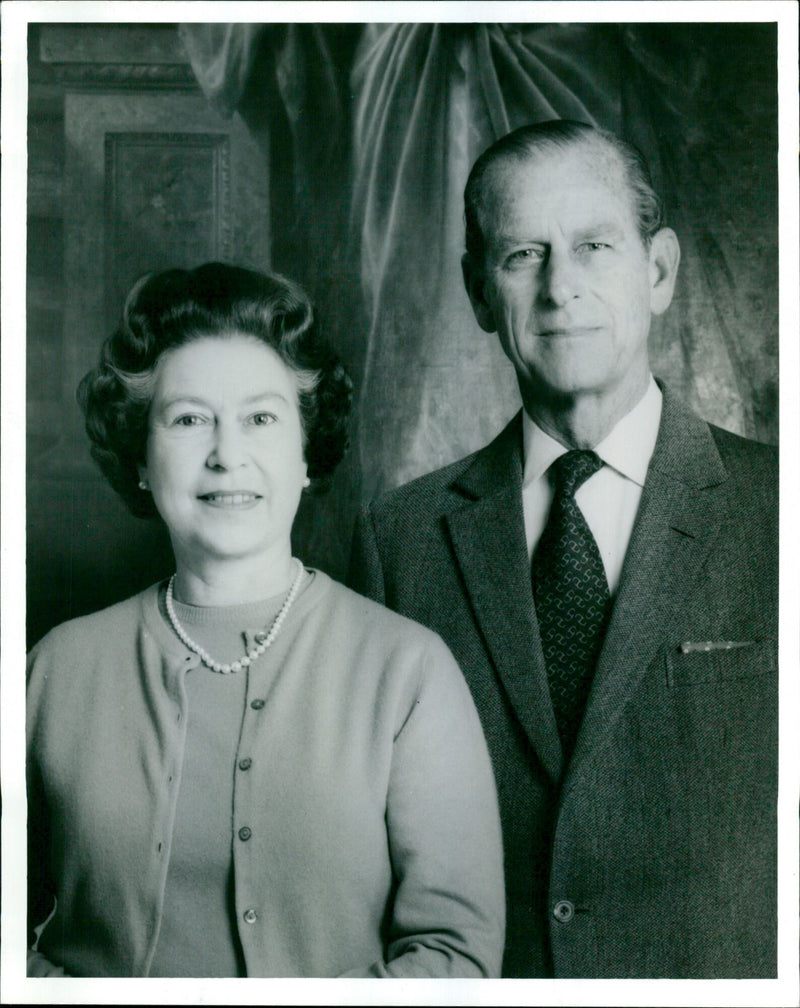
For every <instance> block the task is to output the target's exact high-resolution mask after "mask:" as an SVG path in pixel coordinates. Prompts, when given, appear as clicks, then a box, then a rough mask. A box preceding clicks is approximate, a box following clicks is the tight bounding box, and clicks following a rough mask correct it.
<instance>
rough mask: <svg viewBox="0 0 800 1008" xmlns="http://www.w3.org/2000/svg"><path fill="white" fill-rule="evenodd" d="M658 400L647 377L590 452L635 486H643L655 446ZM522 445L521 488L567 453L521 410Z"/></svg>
mask: <svg viewBox="0 0 800 1008" xmlns="http://www.w3.org/2000/svg"><path fill="white" fill-rule="evenodd" d="M661 400H662V396H661V390H660V389H659V387H658V385H656V383H655V379H654V378H653V376H652V375H651V376H650V381H649V383H648V385H647V390H646V392H645V394H644V395H643V396H642V398H641V399H640V400H639V402H638V403H637V404H636V405H635V406H634V407H633V409H632V410H631V411H630V413H626V414H625V416H624V417H623V418H622V419H621V420H620V421H619V422H618V423H617V425H616V427H614V428H613V430H612V431H611V432H610V433H609V434H608V436H607V437H605V438H604V439H603V440H602V441H601V442H600V444H598V445H596V446H595V449H594V450H595V452H596V453H597V454H598V455H599V456H600V458H601V459H602V460H603V462H605V464H606V465H607V466H610V467H611V468H612V469H616V471H617V472H618V473H620V474H621V475H622V476H624V477H626V478H627V479H629V480H631V481H632V482H633V483H636V484H637V485H638V486H644V480H645V476H646V475H647V467H648V466H649V465H650V459H651V457H652V455H653V449H654V448H655V445H656V438H657V437H658V427H659V424H660V422H661ZM522 446H523V453H524V459H525V468H524V472H523V477H522V484H523V486H528V485H530V484H531V483H534V482H535V481H536V480H538V479H539V478H540V477H541V476H543V475H544V473H546V472H547V470H548V469H549V468H550V466H551V465H552V464H553V462H555V460H556V459H557V458H558V457H559V455H563V454H564V453H565V452H566V451H567V449H566V448H565V447H564V445H562V444H561V443H560V442H559V441H556V440H555V438H552V437H550V435H549V434H546V433H545V432H544V431H543V430H542V428H541V427H539V426H538V425H537V424H535V423H534V422H533V420H531V418H530V417H529V416H528V414H527V413H525V412H524V411H523V413H522Z"/></svg>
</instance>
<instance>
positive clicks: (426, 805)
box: [28, 263, 503, 977]
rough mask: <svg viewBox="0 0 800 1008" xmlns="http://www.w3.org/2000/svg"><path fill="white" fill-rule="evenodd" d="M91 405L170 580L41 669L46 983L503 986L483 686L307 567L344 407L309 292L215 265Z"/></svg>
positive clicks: (37, 906) (337, 451)
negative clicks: (146, 980) (161, 549)
mask: <svg viewBox="0 0 800 1008" xmlns="http://www.w3.org/2000/svg"><path fill="white" fill-rule="evenodd" d="M79 398H80V401H81V405H82V407H83V410H84V413H85V415H86V427H87V431H88V434H89V437H90V439H91V442H92V454H93V456H94V458H95V459H96V461H97V462H98V463H99V465H100V467H101V469H102V471H103V472H104V474H105V475H106V477H107V478H108V479H109V481H110V483H111V485H112V486H113V487H114V488H115V489H116V490H117V491H118V492H119V493H120V494H121V496H122V497H123V499H124V500H125V502H126V503H127V504H128V506H129V507H130V509H131V510H132V511H133V512H134V513H135V514H137V515H142V516H146V515H154V514H158V515H160V517H161V519H162V520H163V521H164V522H165V523H166V526H167V528H168V530H169V535H170V539H171V542H172V546H173V551H174V555H175V565H176V571H175V574H174V575H173V576H172V577H171V578H169V580H168V581H167V582H166V583H163V584H157V585H153V586H152V587H150V588H148V589H147V590H145V591H144V592H142V593H141V594H139V595H137V596H134V597H133V598H130V599H128V600H126V601H124V602H121V603H119V604H117V605H114V606H111V607H110V608H108V609H106V610H104V611H102V612H99V613H95V614H93V615H90V616H86V617H82V618H80V619H75V620H71V621H69V622H68V623H65V624H62V625H61V626H59V627H56V628H55V629H54V630H52V631H51V632H50V633H49V634H48V635H47V636H46V637H45V638H43V640H41V641H40V642H39V644H37V645H36V647H35V648H34V649H33V651H32V652H31V655H30V662H29V680H28V775H29V780H28V788H29V797H28V801H29V840H30V844H31V850H30V853H29V886H30V896H29V913H30V916H31V920H30V924H31V926H32V927H35V928H36V930H41V933H40V935H39V937H38V942H37V943H36V945H35V947H32V949H31V952H30V954H29V965H28V970H29V975H34V976H43V975H56V974H66V975H80V976H319V977H323V976H336V975H344V974H346V975H350V976H380V977H384V976H401V977H411V976H486V975H498V972H499V968H500V960H501V955H502V943H503V890H502V865H501V853H500V851H501V842H500V834H499V824H498V817H497V808H496V796H495V793H494V784H493V778H492V772H491V768H490V765H489V760H488V756H487V752H486V747H485V743H484V739H483V736H482V733H481V728H480V725H479V722H478V718H477V715H476V713H475V709H474V707H473V705H472V702H471V698H470V695H469V691H468V689H467V687H466V685H465V683H464V680H463V678H462V676H461V675H460V672H459V670H458V668H457V667H456V665H455V663H454V661H453V659H452V657H451V655H450V653H449V652H448V651H447V649H446V648H445V646H444V645H443V644H442V642H441V641H440V640H439V638H438V637H436V636H435V635H433V634H432V633H430V632H429V631H427V630H424V629H423V628H422V627H420V626H418V625H417V624H415V623H412V622H410V621H408V620H405V619H403V618H401V617H399V616H397V615H395V614H394V613H390V612H389V611H388V610H386V609H384V608H383V607H381V606H378V605H375V604H374V603H371V602H369V601H368V600H366V599H364V598H362V597H361V596H359V595H356V594H354V593H352V592H350V591H349V590H348V589H346V588H344V587H343V586H342V585H339V584H337V583H336V582H334V581H332V580H331V579H330V578H328V577H327V576H326V575H325V574H324V573H322V572H320V571H318V570H309V569H307V568H305V567H304V566H303V565H302V564H301V563H300V562H299V561H298V560H297V559H295V558H293V557H292V553H291V543H290V532H291V527H292V521H293V519H294V515H295V512H296V510H297V506H298V502H299V500H300V496H301V494H302V493H303V491H304V490H305V489H306V488H308V487H309V485H311V484H315V483H316V484H318V483H320V482H324V481H325V480H326V478H327V477H329V476H330V474H331V472H332V471H333V469H334V467H335V466H336V464H337V463H338V462H339V460H340V458H341V456H342V454H343V450H344V442H345V422H346V415H347V412H348V409H349V404H350V399H351V384H350V382H349V379H348V378H347V376H346V374H345V372H344V369H343V368H342V366H341V364H339V363H338V361H337V359H336V358H335V356H334V355H333V354H332V352H331V351H330V349H329V348H328V347H327V345H326V344H325V343H324V342H323V341H322V340H321V338H320V337H319V335H318V333H317V330H316V328H315V325H314V322H313V317H312V309H311V306H310V304H309V302H308V300H307V299H306V297H305V295H304V294H303V292H302V291H301V290H300V289H299V288H298V287H296V286H295V285H294V284H292V283H290V282H289V281H287V280H285V279H283V278H280V277H277V276H264V275H261V274H257V273H253V272H251V271H248V270H243V269H239V268H235V267H231V266H225V265H221V264H219V263H211V264H208V265H205V266H201V267H199V268H197V269H194V270H190V271H183V270H170V271H167V272H165V273H161V274H157V275H153V276H150V277H147V278H145V279H144V280H143V281H140V282H139V283H138V284H137V285H136V286H135V287H134V289H133V290H132V291H131V293H130V295H129V296H128V299H127V303H126V305H125V309H124V313H123V319H122V323H121V325H120V326H119V328H118V329H117V330H116V332H115V333H114V335H113V336H112V337H111V338H110V339H109V340H108V341H107V342H106V344H105V346H104V348H103V352H102V356H101V361H100V364H99V366H98V367H97V368H96V369H95V370H93V371H91V372H90V373H89V374H88V375H86V377H85V378H84V379H83V382H82V383H81V387H80V390H79ZM54 902H55V910H53V905H54ZM48 914H50V917H49V919H47V918H48ZM45 919H47V923H46V924H45V926H44V928H43V929H40V928H39V927H38V926H39V925H41V924H42V922H43V921H45Z"/></svg>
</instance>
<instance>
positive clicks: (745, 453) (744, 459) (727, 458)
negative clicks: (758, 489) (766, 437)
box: [708, 424, 778, 475]
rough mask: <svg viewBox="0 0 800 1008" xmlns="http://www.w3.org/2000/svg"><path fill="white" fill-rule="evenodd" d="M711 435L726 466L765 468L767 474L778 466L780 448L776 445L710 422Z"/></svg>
mask: <svg viewBox="0 0 800 1008" xmlns="http://www.w3.org/2000/svg"><path fill="white" fill-rule="evenodd" d="M708 426H709V429H710V431H711V435H712V437H713V438H714V443H715V444H716V446H717V451H718V452H719V454H720V457H721V458H722V461H723V462H724V463H725V464H726V467H734V468H745V469H752V470H763V471H764V473H765V474H767V475H774V474H775V472H776V471H777V468H778V449H777V448H776V447H775V446H774V445H769V444H764V443H763V442H761V441H754V440H752V439H751V438H746V437H742V435H741V434H734V433H733V432H732V431H729V430H725V429H724V428H723V427H717V426H715V425H714V424H709V425H708Z"/></svg>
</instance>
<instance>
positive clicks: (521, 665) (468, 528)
mask: <svg viewBox="0 0 800 1008" xmlns="http://www.w3.org/2000/svg"><path fill="white" fill-rule="evenodd" d="M453 489H454V490H455V491H456V493H457V494H458V496H459V502H458V504H457V505H456V506H455V507H454V508H453V510H451V511H450V512H449V513H448V514H446V515H445V522H446V524H447V527H448V529H449V533H450V537H451V542H452V545H453V549H454V551H455V555H456V561H457V563H458V565H459V568H460V572H461V575H462V577H463V580H464V584H465V585H466V589H467V594H468V596H469V599H470V603H471V605H472V608H473V612H474V616H475V620H476V622H477V624H478V626H479V628H480V631H481V633H482V635H483V637H484V640H485V641H486V646H487V649H488V651H489V654H490V655H491V658H492V661H493V663H494V666H495V668H496V670H497V673H498V675H499V677H500V679H501V681H502V683H503V686H504V688H505V690H506V693H507V695H508V698H509V700H510V702H511V705H512V706H513V708H514V712H515V713H516V716H517V718H518V719H519V722H520V724H521V725H522V727H523V728H524V730H525V732H526V734H527V736H528V739H529V740H530V743H531V745H532V746H533V748H534V750H535V751H536V754H537V756H538V757H539V760H540V761H541V763H542V764H543V766H544V768H545V770H546V771H547V772H548V774H549V775H550V776H551V777H552V778H553V780H554V781H558V780H559V779H560V777H561V773H562V753H561V743H560V741H559V737H558V730H557V728H556V722H555V717H554V715H553V708H552V704H551V702H550V690H549V687H548V684H547V674H546V670H545V664H544V656H543V654H542V645H541V641H540V638H539V629H538V625H537V622H536V616H535V613H534V607H533V593H532V591H531V580H530V566H529V563H528V551H527V546H526V541H525V524H524V519H523V514H522V414H521V413H519V414H517V416H516V417H515V418H514V419H513V420H512V421H511V423H510V424H509V425H508V426H507V427H506V428H505V429H504V430H503V431H502V432H501V433H500V434H499V435H498V437H497V438H495V440H494V441H493V442H492V443H491V444H490V445H488V446H487V447H486V448H484V449H483V450H482V451H480V452H478V453H477V455H476V457H475V460H474V461H473V463H472V465H471V466H470V467H469V468H468V469H467V470H466V471H465V472H464V473H463V474H462V475H461V476H460V477H459V479H458V480H457V481H456V483H455V484H454V486H453Z"/></svg>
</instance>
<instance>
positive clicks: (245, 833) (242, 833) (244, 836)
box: [239, 826, 253, 840]
mask: <svg viewBox="0 0 800 1008" xmlns="http://www.w3.org/2000/svg"><path fill="white" fill-rule="evenodd" d="M252 835H253V831H252V830H251V829H250V827H249V826H242V828H241V829H240V830H239V839H240V840H249V839H250V837H251V836H252Z"/></svg>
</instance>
